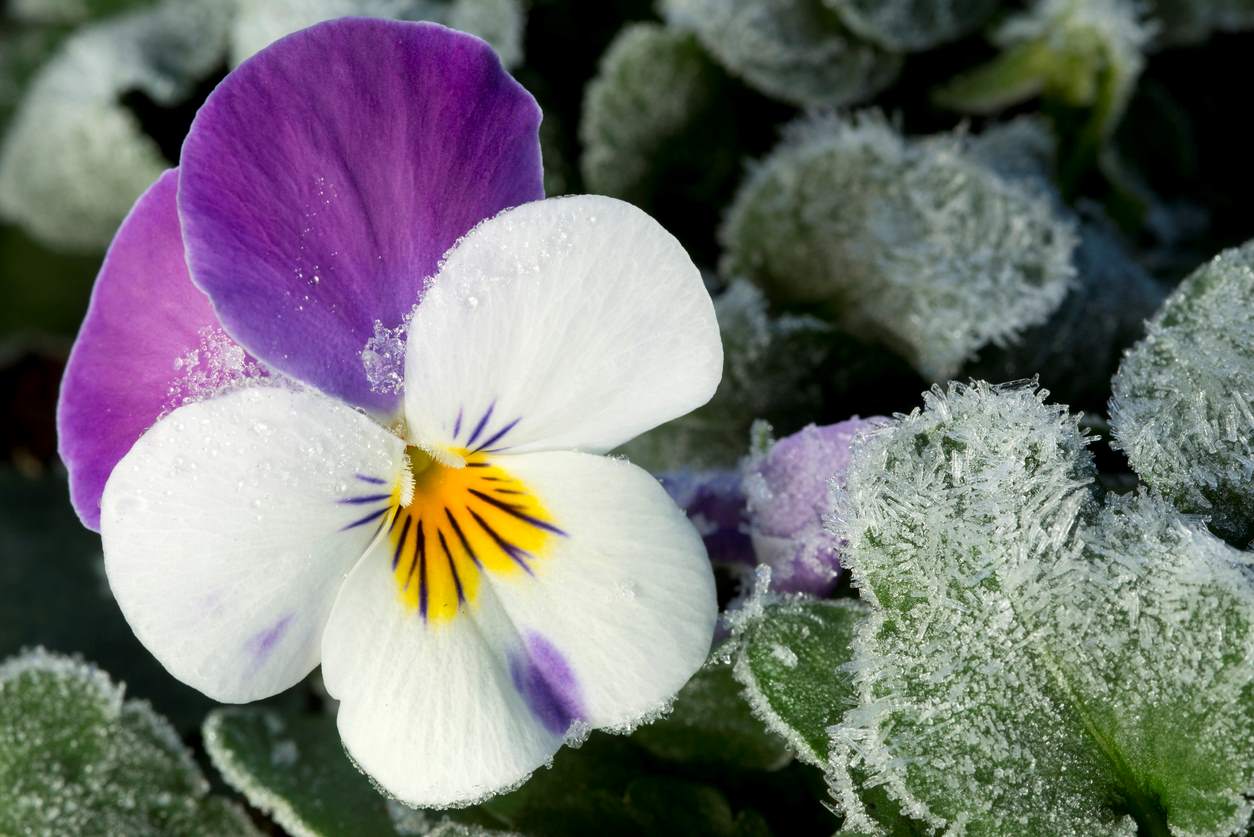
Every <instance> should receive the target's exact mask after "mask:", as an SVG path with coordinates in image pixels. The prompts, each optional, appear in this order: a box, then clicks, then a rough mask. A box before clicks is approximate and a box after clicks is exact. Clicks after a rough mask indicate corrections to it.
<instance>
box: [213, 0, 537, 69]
mask: <svg viewBox="0 0 1254 837" xmlns="http://www.w3.org/2000/svg"><path fill="white" fill-rule="evenodd" d="M236 2H238V4H239V11H238V13H237V14H236V16H235V21H234V23H232V25H231V63H232V64H238V63H240V62H241V61H243V60H244V59H245V58H247V57H248V56H250V55H252V54H253V53H255V52H257V51H258V50H260V49H261V48H262V47H264V46H267V45H268V44H270V43H273V42H274V41H276V40H278V39H279V38H281V37H283V36H284V35H287V34H290V33H292V32H295V31H297V30H298V29H304V28H305V27H307V26H312V25H313V24H315V23H319V22H321V21H324V20H331V19H333V18H337V17H347V16H354V17H379V18H390V19H393V20H430V21H435V22H436V23H443V24H445V25H446V26H451V27H452V28H454V29H460V30H462V31H463V32H469V33H470V34H472V35H478V36H479V37H480V38H483V39H484V40H485V41H487V42H488V43H489V44H491V45H492V46H493V48H494V49H496V51H497V54H498V55H500V57H501V63H503V64H504V65H505V66H506V67H514V66H516V65H518V64H519V63H521V61H522V36H523V25H524V23H525V19H526V17H525V13H524V11H523V6H522V4H521V2H520V0H236Z"/></svg>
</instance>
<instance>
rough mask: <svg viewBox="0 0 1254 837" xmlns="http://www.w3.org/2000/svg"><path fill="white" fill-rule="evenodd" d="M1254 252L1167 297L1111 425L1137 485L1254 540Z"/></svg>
mask: <svg viewBox="0 0 1254 837" xmlns="http://www.w3.org/2000/svg"><path fill="white" fill-rule="evenodd" d="M1251 299H1254V243H1251V244H1246V245H1244V246H1243V247H1240V248H1236V249H1233V250H1228V251H1225V252H1223V253H1220V254H1219V255H1218V256H1216V257H1215V258H1214V259H1212V260H1211V261H1210V262H1208V263H1207V264H1205V265H1203V266H1202V267H1200V268H1198V269H1197V270H1196V271H1194V272H1193V274H1191V275H1190V276H1189V277H1188V278H1187V279H1185V280H1184V282H1183V283H1182V284H1181V285H1180V286H1179V287H1178V288H1177V289H1176V290H1175V291H1174V292H1173V293H1172V294H1171V296H1170V297H1168V299H1167V301H1166V303H1165V304H1164V305H1163V307H1162V309H1161V310H1160V311H1159V312H1158V314H1157V315H1155V317H1154V318H1153V320H1151V321H1150V324H1149V327H1148V331H1147V334H1146V336H1145V339H1143V340H1142V341H1141V342H1140V343H1138V344H1137V345H1136V346H1135V347H1134V348H1133V349H1132V350H1131V351H1130V352H1129V353H1128V355H1127V356H1126V357H1125V358H1124V360H1123V363H1122V365H1121V366H1120V368H1119V374H1118V375H1117V376H1116V377H1115V380H1114V393H1115V395H1114V400H1113V401H1112V402H1111V424H1112V426H1113V428H1114V435H1115V440H1116V443H1117V444H1118V446H1119V447H1120V448H1121V449H1122V450H1123V451H1124V452H1125V453H1126V454H1127V457H1128V461H1129V463H1131V465H1132V469H1133V470H1134V471H1136V473H1137V475H1138V476H1139V477H1140V478H1141V479H1142V481H1144V482H1145V483H1147V484H1148V485H1150V486H1152V487H1153V488H1154V489H1156V490H1157V491H1160V492H1162V493H1163V494H1164V495H1165V496H1167V497H1168V498H1170V499H1171V500H1172V501H1173V502H1174V503H1175V504H1176V505H1177V506H1178V507H1179V508H1180V509H1181V510H1182V511H1185V512H1195V513H1199V514H1205V515H1208V516H1209V517H1210V522H1211V526H1212V527H1214V529H1215V530H1216V531H1217V532H1219V533H1220V534H1222V535H1224V536H1225V537H1228V538H1231V539H1233V540H1235V541H1239V542H1242V543H1245V542H1248V541H1249V540H1250V539H1251V538H1254V401H1252V399H1254V311H1252V310H1251V307H1250V300H1251Z"/></svg>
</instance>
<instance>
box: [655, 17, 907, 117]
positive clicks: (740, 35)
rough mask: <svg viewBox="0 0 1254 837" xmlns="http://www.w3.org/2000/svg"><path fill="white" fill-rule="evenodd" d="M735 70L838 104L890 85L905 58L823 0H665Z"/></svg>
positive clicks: (783, 94) (778, 90) (675, 21)
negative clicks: (863, 36)
mask: <svg viewBox="0 0 1254 837" xmlns="http://www.w3.org/2000/svg"><path fill="white" fill-rule="evenodd" d="M662 12H663V15H664V17H665V18H666V21H667V23H669V24H670V25H672V26H674V27H675V28H677V29H684V30H689V31H692V32H695V33H696V35H697V37H698V38H699V39H700V40H701V43H702V44H703V45H704V46H705V48H706V49H708V50H709V51H710V54H711V55H713V56H714V57H715V58H717V59H718V61H719V63H721V64H722V65H723V66H724V67H725V68H726V69H727V71H728V72H729V73H731V74H732V75H735V76H739V77H740V78H742V79H744V81H745V82H746V83H747V84H749V85H750V86H751V87H754V88H756V89H757V90H759V91H760V92H762V93H764V94H765V95H767V96H770V97H772V98H776V99H780V100H782V101H785V102H788V103H790V104H793V105H797V106H798V107H806V108H811V107H839V106H842V105H848V104H852V103H854V102H858V101H863V100H865V99H868V98H870V97H871V96H874V95H875V94H876V93H878V92H879V91H880V90H882V89H884V88H885V87H887V86H888V85H889V84H890V83H891V82H892V81H893V79H894V78H896V76H897V73H898V72H899V71H900V69H901V57H900V56H898V55H896V54H894V53H891V52H888V51H886V50H883V49H881V48H880V47H878V46H875V45H874V44H870V43H867V42H865V41H860V40H858V38H857V37H856V36H854V35H853V34H852V33H851V32H850V31H849V30H848V29H847V28H845V26H844V24H842V23H841V21H840V19H839V18H838V17H837V16H836V15H835V13H833V12H832V11H831V10H829V9H828V8H826V7H825V6H824V5H823V0H770V2H762V0H664V2H663V3H662Z"/></svg>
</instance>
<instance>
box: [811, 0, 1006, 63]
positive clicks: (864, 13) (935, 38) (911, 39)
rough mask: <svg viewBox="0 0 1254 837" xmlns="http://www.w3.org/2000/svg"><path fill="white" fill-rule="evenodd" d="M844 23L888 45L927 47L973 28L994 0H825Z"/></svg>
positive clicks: (991, 8) (989, 11) (907, 48)
mask: <svg viewBox="0 0 1254 837" xmlns="http://www.w3.org/2000/svg"><path fill="white" fill-rule="evenodd" d="M824 2H825V3H826V4H827V5H828V6H830V7H831V8H833V9H834V10H835V11H836V12H837V14H839V15H840V18H841V20H843V21H844V22H845V25H846V26H848V27H849V28H850V29H852V30H853V31H854V32H856V33H858V34H859V35H861V36H862V37H864V38H866V39H867V40H868V41H873V42H875V43H877V44H880V45H881V46H883V47H885V48H887V49H893V50H899V51H903V52H912V51H915V50H924V49H930V48H932V47H934V46H937V45H938V44H942V43H945V42H946V41H952V40H955V39H957V38H960V37H962V36H963V35H965V34H967V33H968V32H971V31H974V30H975V28H976V27H978V26H979V25H980V24H981V23H983V22H984V21H985V20H987V19H988V17H989V15H990V14H992V12H993V11H994V10H995V9H996V8H997V5H998V4H997V0H824Z"/></svg>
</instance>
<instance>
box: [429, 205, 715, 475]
mask: <svg viewBox="0 0 1254 837" xmlns="http://www.w3.org/2000/svg"><path fill="white" fill-rule="evenodd" d="M722 365H723V349H722V344H721V342H720V340H719V333H718V324H717V322H716V321H715V318H714V307H713V304H712V303H711V302H710V296H709V294H708V293H707V292H706V290H705V286H704V284H703V283H702V281H701V276H700V273H699V272H698V271H697V269H696V267H694V266H693V264H692V260H691V259H689V258H688V254H687V253H685V252H684V249H683V247H682V246H681V245H680V244H679V242H678V241H676V240H675V239H674V237H672V236H671V235H670V234H669V233H667V232H666V231H665V230H664V229H662V227H661V226H659V225H658V224H657V222H656V221H654V220H653V219H652V218H650V217H649V216H648V215H646V214H645V213H644V212H642V211H640V210H639V209H636V208H635V207H633V206H631V205H630V204H627V203H623V202H622V201H618V200H614V199H612V198H605V197H596V196H579V197H568V198H551V199H549V200H544V201H537V202H535V203H530V204H525V205H523V206H520V207H517V208H515V209H511V210H508V211H506V212H503V213H501V214H500V215H498V216H496V217H495V218H492V219H490V220H488V221H485V222H484V223H483V224H481V225H479V226H478V227H476V228H475V229H474V230H472V231H471V232H470V233H469V234H468V235H467V236H466V237H465V238H464V239H463V240H462V241H461V243H460V244H458V246H457V247H456V248H455V249H454V250H453V251H452V252H451V253H450V254H449V256H448V258H447V260H446V261H445V263H444V266H443V268H442V269H441V271H440V273H439V275H438V276H437V277H436V278H435V280H434V283H433V285H432V287H431V288H430V289H429V290H427V292H426V294H425V295H424V297H423V300H422V302H421V304H419V305H418V307H417V309H415V313H414V317H413V320H412V322H411V324H410V327H409V343H408V347H407V352H406V361H405V410H406V415H407V417H408V419H409V425H410V432H411V433H412V434H413V435H414V437H415V439H416V440H417V441H419V442H420V443H422V444H423V445H424V446H427V447H431V448H434V449H438V448H446V449H447V448H453V449H456V448H467V449H476V448H483V449H487V450H509V451H511V452H515V453H517V452H523V451H532V450H553V449H570V448H574V449H579V450H585V451H593V452H602V451H607V450H610V449H612V448H615V447H617V446H618V445H620V444H622V443H623V442H625V441H627V440H628V439H631V438H632V437H634V436H637V435H639V434H640V433H643V432H644V431H646V430H649V429H651V428H653V427H655V426H657V425H659V424H661V423H662V422H665V421H668V420H670V419H672V418H676V417H677V416H681V415H683V414H685V413H687V412H689V411H691V410H693V409H694V408H696V407H699V406H700V405H702V404H704V403H705V402H706V401H708V400H709V399H710V396H711V395H713V394H714V390H715V388H716V387H717V386H718V381H719V378H720V377H721V375H722Z"/></svg>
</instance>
